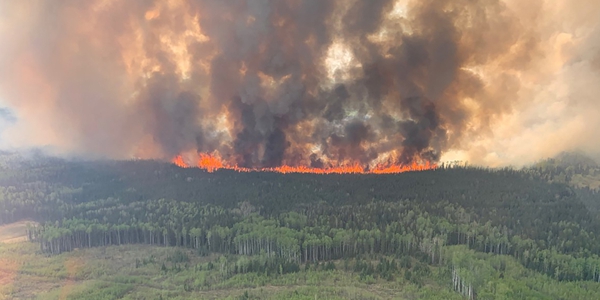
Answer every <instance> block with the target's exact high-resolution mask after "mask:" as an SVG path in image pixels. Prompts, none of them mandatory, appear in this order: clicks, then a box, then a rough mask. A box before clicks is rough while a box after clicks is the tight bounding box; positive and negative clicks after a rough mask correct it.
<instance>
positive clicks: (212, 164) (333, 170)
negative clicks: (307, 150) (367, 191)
mask: <svg viewBox="0 0 600 300" xmlns="http://www.w3.org/2000/svg"><path fill="white" fill-rule="evenodd" d="M172 163H173V164H175V165H176V166H178V167H180V168H190V167H192V166H190V165H189V164H187V163H186V162H185V161H184V159H183V156H181V155H178V156H176V157H175V158H173V160H172ZM195 167H197V168H200V169H204V170H206V171H208V172H209V173H213V172H215V171H217V170H219V169H226V170H234V171H237V172H275V173H282V174H289V173H303V174H397V173H404V172H413V171H426V170H433V169H436V168H437V165H436V164H434V163H430V162H425V163H422V164H420V163H416V162H413V163H412V164H410V165H399V164H379V165H376V166H375V167H373V168H365V167H363V166H361V165H359V164H352V165H346V166H330V167H325V168H312V167H307V166H288V165H283V166H279V167H273V168H243V167H239V166H237V165H236V164H233V163H228V162H226V161H225V160H223V159H222V158H221V157H220V156H219V155H218V154H216V153H214V154H209V153H199V154H198V159H197V164H196V166H195Z"/></svg>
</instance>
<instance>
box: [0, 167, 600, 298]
mask: <svg viewBox="0 0 600 300" xmlns="http://www.w3.org/2000/svg"><path fill="white" fill-rule="evenodd" d="M0 162H2V160H1V157H0ZM555 165H556V164H549V163H548V164H546V165H544V166H536V167H533V168H529V169H524V170H512V169H496V170H490V169H483V168H470V167H469V168H465V167H455V168H441V169H437V170H431V171H424V172H412V173H403V174H394V175H353V174H344V175H339V174H331V175H315V174H277V173H256V172H255V173H237V172H234V171H227V170H225V171H217V172H215V173H208V172H206V171H203V170H199V169H182V168H178V167H176V166H173V165H170V164H165V163H160V162H155V161H95V162H86V161H64V160H60V159H48V158H36V159H21V160H19V159H15V158H14V157H11V159H10V160H9V161H7V162H4V163H0V166H2V172H1V173H0V224H7V223H11V222H16V221H18V220H23V219H30V220H33V221H36V222H39V225H38V226H36V227H35V228H30V230H29V231H28V234H27V236H28V238H29V239H30V240H31V241H32V242H27V243H23V242H21V243H14V244H2V245H0V246H1V247H3V248H0V249H2V251H3V257H4V259H5V260H6V261H5V264H6V265H7V266H9V268H6V269H5V271H4V272H3V274H4V275H3V280H4V281H5V282H12V283H13V284H10V285H6V284H5V286H10V288H9V289H8V290H5V291H4V292H3V293H0V294H2V295H10V296H7V297H9V298H10V297H13V298H25V299H27V298H30V296H31V295H34V294H36V295H37V294H39V293H42V292H43V293H46V294H40V295H43V296H40V297H42V298H41V299H52V297H54V298H59V299H80V298H81V297H84V296H83V295H87V294H88V293H89V291H94V293H93V294H92V296H93V297H96V298H91V299H153V298H152V297H151V296H150V295H153V296H155V298H156V299H161V297H162V299H177V297H180V299H189V298H192V299H193V298H194V297H195V298H198V297H201V298H223V297H226V296H231V297H233V299H248V298H256V299H261V298H269V297H273V298H274V299H278V298H285V299H294V297H295V298H297V299H314V297H315V294H316V295H317V297H324V298H327V299H336V298H337V299H353V298H355V299H389V298H399V299H404V298H407V299H436V298H438V299H453V298H457V297H458V298H467V299H476V298H477V299H590V297H591V295H594V293H598V292H599V291H598V282H599V281H600V257H599V254H600V238H599V237H598V236H597V234H596V233H597V232H600V221H599V220H598V214H597V213H596V212H595V211H594V210H593V209H590V207H592V206H590V203H592V204H593V203H595V202H594V201H595V200H594V197H596V196H595V194H594V192H593V190H590V189H579V188H574V187H573V186H572V185H571V184H570V181H569V180H567V179H569V178H572V177H573V174H582V175H584V174H585V172H589V170H591V169H590V168H589V167H587V166H583V165H576V166H573V167H572V168H570V167H571V165H569V166H566V167H565V166H563V165H558V166H555ZM538 167H539V168H538ZM563 170H564V171H563ZM567 170H568V171H567ZM586 170H587V171H586ZM569 172H570V173H569ZM561 176H564V180H560V179H561ZM569 176H571V177H569ZM586 176H587V175H586ZM586 191H587V192H589V193H590V194H589V197H588V198H585V197H584V196H585V195H584V194H583V193H584V192H586ZM11 226H16V225H11ZM10 228H12V227H10ZM7 257H8V258H7ZM23 257H25V258H26V259H25V260H22V258H23ZM45 269H46V270H51V271H44V272H43V273H39V272H38V271H40V270H45ZM97 270H100V271H97ZM52 272H54V273H56V274H58V275H53V274H54V273H52ZM90 272H91V273H90ZM20 276H33V277H31V278H25V277H23V280H17V279H18V278H21V277H20ZM36 276H37V277H36ZM22 282H25V283H26V284H27V286H23V285H22ZM32 282H33V283H32ZM14 283H16V285H15V284H14ZM353 286H356V288H352V287H353ZM159 291H161V292H159ZM43 297H46V298H43ZM78 297H79V298H78ZM88 297H89V296H88Z"/></svg>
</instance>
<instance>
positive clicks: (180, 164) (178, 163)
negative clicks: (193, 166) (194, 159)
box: [172, 155, 189, 168]
mask: <svg viewBox="0 0 600 300" xmlns="http://www.w3.org/2000/svg"><path fill="white" fill-rule="evenodd" d="M172 162H173V164H175V165H176V166H178V167H180V168H189V166H188V164H186V163H185V161H183V157H181V155H177V156H175V158H173V161H172Z"/></svg>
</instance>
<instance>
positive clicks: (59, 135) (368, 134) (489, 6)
mask: <svg viewBox="0 0 600 300" xmlns="http://www.w3.org/2000/svg"><path fill="white" fill-rule="evenodd" d="M598 16H600V2H599V1H596V0H579V1H566V0H557V1H549V0H531V1H517V0H477V1H467V0H454V1H449V0H440V1H434V0H424V1H410V0H399V1H396V0H376V1H360V0H349V1H324V2H321V1H269V0H264V1H263V0H248V1H241V0H240V1H237V0H232V1H227V2H222V1H216V0H193V1H175V0H170V1H136V0H132V1H112V0H90V1H68V0H64V1H49V0H48V1H33V0H23V1H3V2H2V3H0V106H1V107H3V108H2V109H1V110H0V145H1V146H2V147H4V148H10V149H20V148H23V149H24V148H29V147H45V148H46V149H52V152H53V154H57V155H64V156H71V155H77V156H84V157H89V158H116V159H128V158H132V157H141V158H155V159H165V160H170V159H171V158H172V157H173V156H175V155H178V154H184V155H186V157H189V156H194V155H195V153H197V152H203V153H218V154H219V155H220V156H222V157H224V158H225V159H227V160H231V161H234V162H235V163H236V164H239V165H243V166H258V167H270V166H277V165H282V164H289V165H307V166H313V167H319V166H323V165H326V164H330V165H331V164H351V163H359V164H363V165H373V164H378V163H382V162H390V161H393V162H394V163H410V162H414V161H424V160H426V161H434V162H438V161H453V160H462V161H468V162H469V163H470V164H476V165H485V166H492V167H497V166H506V165H515V166H519V165H524V164H529V163H532V162H535V161H538V160H540V159H543V158H547V157H552V156H554V155H556V154H558V153H560V152H562V151H574V150H582V151H584V152H587V153H589V154H592V155H600V139H598V133H599V132H600V130H599V129H600V96H599V95H600V18H598Z"/></svg>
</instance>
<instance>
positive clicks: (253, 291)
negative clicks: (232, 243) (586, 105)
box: [0, 242, 460, 300]
mask: <svg viewBox="0 0 600 300" xmlns="http://www.w3.org/2000/svg"><path fill="white" fill-rule="evenodd" d="M181 251H184V253H186V254H187V256H188V257H189V259H190V260H189V261H188V262H186V265H187V267H182V269H181V270H180V271H178V272H170V271H169V272H165V271H164V270H162V266H163V262H167V264H166V265H167V267H169V268H170V267H171V266H172V265H173V264H172V263H169V259H168V258H169V257H171V256H173V255H174V254H176V253H177V252H181ZM0 257H2V262H3V263H2V264H1V266H2V270H3V271H2V272H3V273H1V274H3V275H2V280H3V282H2V284H1V285H0V286H1V287H2V288H0V299H44V300H45V299H48V300H53V299H67V300H78V299H92V300H93V299H130V300H133V299H135V300H137V299H140V300H141V299H315V297H316V298H317V299H416V298H421V297H422V295H424V293H433V294H435V295H437V296H439V295H446V294H447V295H448V297H446V299H460V298H459V297H458V295H456V294H454V293H452V292H450V291H449V290H448V289H447V287H445V286H443V285H440V284H439V283H438V282H435V281H431V282H428V283H426V285H425V288H424V289H419V288H418V287H417V286H415V285H413V284H411V283H408V282H404V279H403V278H402V276H398V278H397V279H396V280H393V281H383V280H376V281H373V282H369V283H365V282H362V281H360V280H359V279H358V275H356V274H354V273H352V272H346V271H342V270H341V268H342V267H341V262H339V263H338V265H339V266H340V270H334V271H301V272H299V273H292V274H284V275H275V276H266V275H264V274H257V273H250V274H238V275H235V276H233V277H231V278H228V279H225V280H221V278H220V274H219V270H218V269H214V270H210V271H208V270H201V269H202V266H206V265H207V264H208V262H210V261H214V260H215V259H216V258H217V257H216V256H208V257H200V256H197V255H195V253H193V252H192V251H191V250H185V249H178V248H166V247H151V246H146V245H125V246H112V247H105V248H93V249H82V250H77V251H74V252H71V253H64V254H61V255H56V256H46V255H43V254H40V253H39V250H38V248H37V244H33V243H28V242H19V243H11V244H0ZM186 284H187V285H189V286H190V287H191V288H188V289H186V288H185V286H186Z"/></svg>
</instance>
